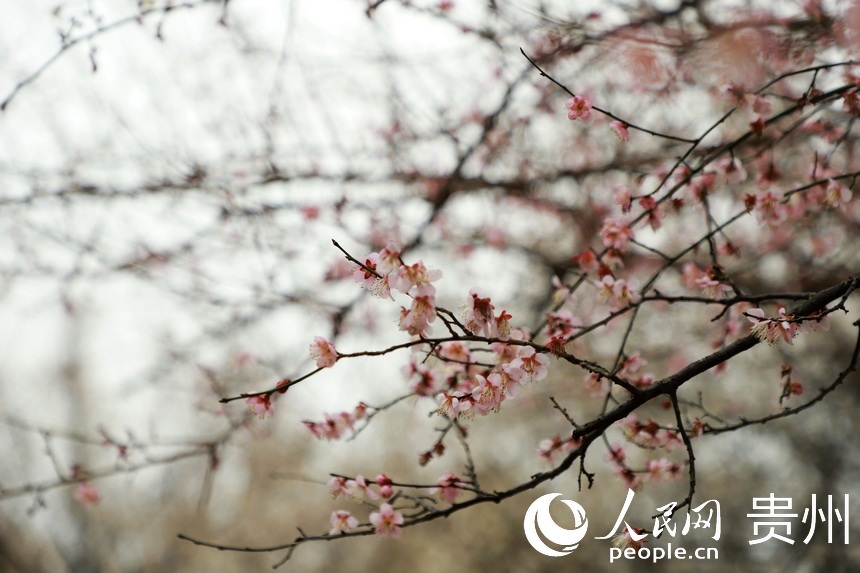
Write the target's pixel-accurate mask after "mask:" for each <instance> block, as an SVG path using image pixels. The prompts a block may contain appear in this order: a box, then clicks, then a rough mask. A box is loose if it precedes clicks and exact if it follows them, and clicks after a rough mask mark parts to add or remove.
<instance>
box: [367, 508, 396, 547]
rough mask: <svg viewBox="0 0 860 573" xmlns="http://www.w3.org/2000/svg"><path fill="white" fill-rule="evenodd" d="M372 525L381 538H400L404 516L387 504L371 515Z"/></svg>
mask: <svg viewBox="0 0 860 573" xmlns="http://www.w3.org/2000/svg"><path fill="white" fill-rule="evenodd" d="M370 523H371V524H372V525H373V528H374V529H375V530H376V535H379V536H380V537H392V538H394V539H397V538H398V537H400V526H401V525H403V514H402V513H400V512H399V511H394V509H393V508H392V507H391V506H390V505H388V504H387V503H383V504H382V506H380V508H379V511H374V512H373V513H371V514H370Z"/></svg>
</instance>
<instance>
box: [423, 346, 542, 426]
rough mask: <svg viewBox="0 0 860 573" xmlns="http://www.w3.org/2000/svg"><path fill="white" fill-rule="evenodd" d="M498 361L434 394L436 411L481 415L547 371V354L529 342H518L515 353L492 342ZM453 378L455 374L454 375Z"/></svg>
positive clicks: (448, 414) (499, 405)
mask: <svg viewBox="0 0 860 573" xmlns="http://www.w3.org/2000/svg"><path fill="white" fill-rule="evenodd" d="M494 347H495V350H496V351H497V353H498V355H499V363H498V364H497V365H496V366H495V368H494V371H492V372H489V373H487V372H485V374H474V375H471V376H468V377H466V378H465V379H463V380H462V381H459V382H456V386H455V387H454V388H452V389H450V390H448V391H443V392H440V393H439V394H438V396H437V401H438V403H439V409H438V411H439V413H440V414H442V415H444V416H447V417H449V418H452V419H454V418H457V417H458V416H459V415H460V414H465V415H472V414H473V413H475V412H477V413H478V414H481V415H482V416H485V415H487V414H488V413H489V412H493V411H498V409H499V408H500V407H501V405H502V402H503V401H504V400H505V399H506V398H513V397H515V396H516V395H517V394H518V393H519V386H521V385H525V384H528V383H529V382H536V381H538V380H543V379H544V378H545V377H546V375H547V366H548V365H549V358H548V357H547V356H545V355H544V354H538V353H537V352H535V349H534V348H532V347H530V346H521V347H519V348H518V349H517V350H516V352H515V353H512V352H511V347H510V346H509V345H506V344H498V345H494ZM454 380H456V377H455V378H454Z"/></svg>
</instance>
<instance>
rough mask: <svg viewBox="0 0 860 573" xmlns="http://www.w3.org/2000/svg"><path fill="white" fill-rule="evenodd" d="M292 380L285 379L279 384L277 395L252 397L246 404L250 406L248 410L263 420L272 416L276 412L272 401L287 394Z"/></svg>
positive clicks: (267, 394)
mask: <svg viewBox="0 0 860 573" xmlns="http://www.w3.org/2000/svg"><path fill="white" fill-rule="evenodd" d="M290 383H291V381H290V379H289V378H284V379H283V380H281V381H280V382H278V384H277V386H276V388H277V392H276V393H271V392H269V393H265V394H258V395H257V396H251V397H249V398H248V399H247V400H245V403H246V404H247V405H248V409H249V410H250V411H251V412H253V413H254V414H255V415H256V416H258V417H259V418H260V419H261V420H262V419H263V418H266V417H267V416H271V415H272V414H274V412H275V407H274V405H273V404H272V401H273V400H274V399H275V398H277V397H278V395H279V394H285V393H286V391H287V389H288V388H289V386H290Z"/></svg>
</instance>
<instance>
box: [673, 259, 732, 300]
mask: <svg viewBox="0 0 860 573" xmlns="http://www.w3.org/2000/svg"><path fill="white" fill-rule="evenodd" d="M681 274H682V277H683V280H684V284H685V285H687V287H689V288H691V289H701V290H702V291H703V292H704V293H705V294H706V295H707V296H711V297H714V298H715V299H717V300H719V299H721V298H722V297H723V293H730V292H731V291H732V287H730V286H729V285H727V284H725V283H722V282H720V280H719V279H718V278H717V271H716V270H714V268H713V267H711V266H708V267H707V268H706V269H705V270H702V269H700V268H699V267H698V266H697V265H696V264H695V263H693V262H688V263H687V264H685V265H684V268H683V270H682V271H681Z"/></svg>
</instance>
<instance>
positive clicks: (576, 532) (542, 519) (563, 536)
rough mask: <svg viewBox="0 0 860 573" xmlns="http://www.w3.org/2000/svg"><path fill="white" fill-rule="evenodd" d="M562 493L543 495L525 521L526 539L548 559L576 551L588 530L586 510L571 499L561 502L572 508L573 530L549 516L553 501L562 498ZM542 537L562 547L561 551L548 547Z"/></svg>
mask: <svg viewBox="0 0 860 573" xmlns="http://www.w3.org/2000/svg"><path fill="white" fill-rule="evenodd" d="M560 495H561V494H560V493H548V494H546V495H542V496H541V497H539V498H537V499H536V500H534V501H533V502H532V504H531V505H530V506H529V508H528V510H527V511H526V518H525V520H524V521H523V530H525V533H526V539H528V541H529V543H530V544H531V546H532V547H534V548H535V550H536V551H539V552H540V553H543V554H544V555H546V556H548V557H563V556H565V555H567V554H569V553H570V552H571V551H573V550H574V549H576V547H577V545H579V542H580V541H582V538H583V537H585V532H586V531H587V530H588V518H587V517H586V516H585V509H583V507H582V506H581V505H579V504H578V503H576V502H575V501H571V500H569V499H563V500H561V502H562V503H564V504H565V505H567V506H568V507H569V508H570V511H572V512H573V524H574V526H575V527H574V528H573V529H565V528H563V527H559V526H558V524H556V522H555V521H553V519H552V516H551V515H550V514H549V504H550V503H552V500H554V499H555V498H557V497H558V496H560ZM538 531H540V533H541V535H543V536H544V538H546V539H547V540H549V541H551V542H553V543H555V544H556V545H559V546H561V547H562V550H561V551H556V550H555V549H552V548H550V547H549V546H547V544H546V543H544V542H543V539H541V538H540V535H538Z"/></svg>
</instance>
